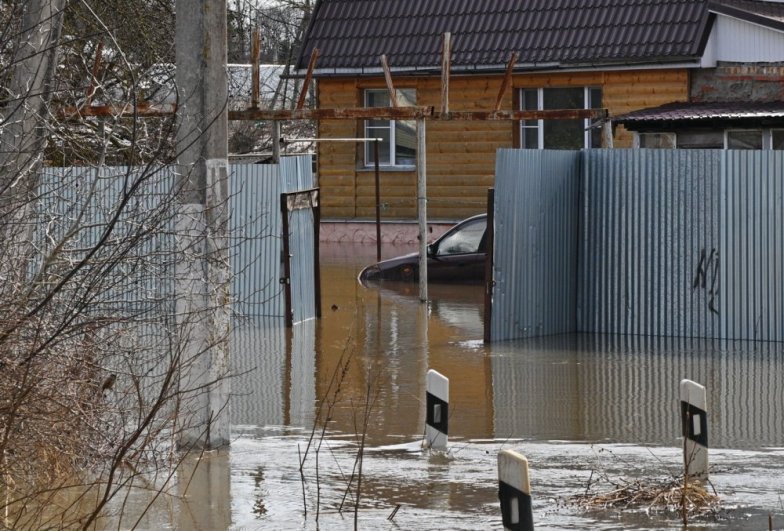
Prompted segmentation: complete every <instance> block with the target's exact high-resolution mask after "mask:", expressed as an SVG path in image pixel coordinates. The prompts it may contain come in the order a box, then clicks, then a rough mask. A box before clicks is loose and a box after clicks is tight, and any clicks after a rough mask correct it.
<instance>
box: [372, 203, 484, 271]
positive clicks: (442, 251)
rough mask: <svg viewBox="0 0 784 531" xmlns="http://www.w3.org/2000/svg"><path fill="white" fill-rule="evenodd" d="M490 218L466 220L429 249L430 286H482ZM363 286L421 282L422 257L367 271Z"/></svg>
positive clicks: (390, 262)
mask: <svg viewBox="0 0 784 531" xmlns="http://www.w3.org/2000/svg"><path fill="white" fill-rule="evenodd" d="M486 253H487V214H479V215H478V216H474V217H471V218H468V219H465V220H463V221H461V222H460V223H458V224H457V225H455V226H454V227H452V228H451V229H449V230H448V231H447V232H446V233H444V235H443V236H441V237H440V238H438V239H437V240H436V241H434V242H433V243H431V244H430V245H428V246H427V280H428V282H456V283H457V282H471V283H479V282H482V281H483V280H484V277H485V256H486ZM359 280H360V282H363V283H364V282H366V281H373V280H409V281H418V280H419V253H410V254H405V255H403V256H398V257H397V258H391V259H389V260H384V261H382V262H379V263H377V264H373V265H371V266H368V267H366V268H365V269H363V270H362V272H361V273H360V274H359Z"/></svg>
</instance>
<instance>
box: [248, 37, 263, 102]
mask: <svg viewBox="0 0 784 531" xmlns="http://www.w3.org/2000/svg"><path fill="white" fill-rule="evenodd" d="M260 57H261V32H259V28H253V34H252V36H251V43H250V64H251V69H250V72H251V74H250V75H251V80H250V86H251V95H250V108H251V109H258V108H259V94H260V92H261V89H260V87H259V77H260V74H261V65H260Z"/></svg>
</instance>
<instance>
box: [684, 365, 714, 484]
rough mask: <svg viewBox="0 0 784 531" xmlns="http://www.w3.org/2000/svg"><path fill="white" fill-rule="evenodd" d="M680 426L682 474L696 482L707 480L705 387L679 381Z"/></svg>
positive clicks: (689, 381)
mask: <svg viewBox="0 0 784 531" xmlns="http://www.w3.org/2000/svg"><path fill="white" fill-rule="evenodd" d="M680 397H681V425H682V428H683V439H684V441H683V468H684V473H685V474H686V475H687V476H688V477H689V478H692V479H696V480H698V481H707V480H708V407H707V398H706V392H705V387H704V386H702V385H700V384H698V383H696V382H693V381H691V380H681V385H680Z"/></svg>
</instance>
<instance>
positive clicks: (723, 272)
mask: <svg viewBox="0 0 784 531" xmlns="http://www.w3.org/2000/svg"><path fill="white" fill-rule="evenodd" d="M723 162H724V165H723V172H722V179H723V183H722V184H723V186H722V191H721V211H722V218H723V223H722V226H721V247H722V248H721V255H720V258H721V262H720V263H721V267H720V269H719V270H720V277H721V287H720V291H719V300H720V303H721V304H720V306H721V310H720V311H721V314H722V316H724V326H725V328H724V330H723V331H722V337H726V338H734V339H750V340H766V341H784V282H782V278H784V277H783V276H782V274H783V273H784V152H782V151H726V152H724V153H723Z"/></svg>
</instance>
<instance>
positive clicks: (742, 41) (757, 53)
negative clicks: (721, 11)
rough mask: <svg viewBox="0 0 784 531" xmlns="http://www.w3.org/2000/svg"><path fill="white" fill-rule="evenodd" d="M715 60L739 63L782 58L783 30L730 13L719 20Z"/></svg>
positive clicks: (716, 28)
mask: <svg viewBox="0 0 784 531" xmlns="http://www.w3.org/2000/svg"><path fill="white" fill-rule="evenodd" d="M714 33H715V34H716V35H717V36H718V37H717V39H716V41H715V47H716V48H715V59H716V60H717V61H736V62H758V63H764V62H775V61H781V48H782V46H784V32H781V31H776V30H773V29H769V28H764V27H762V26H758V25H756V24H751V23H749V22H746V21H744V20H739V19H736V18H732V17H727V16H719V17H717V19H716V27H715V28H714Z"/></svg>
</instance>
